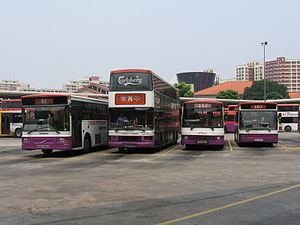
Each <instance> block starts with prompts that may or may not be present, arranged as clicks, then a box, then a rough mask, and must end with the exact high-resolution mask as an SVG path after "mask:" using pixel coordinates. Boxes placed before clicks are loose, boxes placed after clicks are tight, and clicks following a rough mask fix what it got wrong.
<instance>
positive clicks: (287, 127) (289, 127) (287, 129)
mask: <svg viewBox="0 0 300 225" xmlns="http://www.w3.org/2000/svg"><path fill="white" fill-rule="evenodd" d="M284 130H285V131H286V132H291V131H292V128H291V126H286V127H285V128H284Z"/></svg>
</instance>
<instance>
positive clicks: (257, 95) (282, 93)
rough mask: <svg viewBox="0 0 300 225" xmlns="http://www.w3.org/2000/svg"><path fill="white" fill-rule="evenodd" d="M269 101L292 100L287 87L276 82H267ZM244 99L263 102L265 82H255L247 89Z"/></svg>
mask: <svg viewBox="0 0 300 225" xmlns="http://www.w3.org/2000/svg"><path fill="white" fill-rule="evenodd" d="M266 85H267V99H283V98H290V97H289V94H288V92H287V87H286V86H285V85H283V84H278V83H277V82H275V81H270V80H266ZM243 98H244V99H251V100H263V99H264V81H263V80H260V81H255V82H253V84H252V86H251V87H247V88H245V91H244V95H243Z"/></svg>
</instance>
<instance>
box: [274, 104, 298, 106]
mask: <svg viewBox="0 0 300 225" xmlns="http://www.w3.org/2000/svg"><path fill="white" fill-rule="evenodd" d="M277 105H278V106H300V104H277Z"/></svg>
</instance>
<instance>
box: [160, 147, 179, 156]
mask: <svg viewBox="0 0 300 225" xmlns="http://www.w3.org/2000/svg"><path fill="white" fill-rule="evenodd" d="M180 146H181V145H177V146H175V147H173V148H171V149H170V150H168V151H166V152H164V153H162V154H160V157H163V156H165V155H167V154H169V153H170V152H173V151H174V150H176V149H178V148H179V147H180Z"/></svg>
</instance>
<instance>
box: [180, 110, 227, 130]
mask: <svg viewBox="0 0 300 225" xmlns="http://www.w3.org/2000/svg"><path fill="white" fill-rule="evenodd" d="M183 126H184V127H191V128H206V127H207V128H220V127H223V115H222V108H221V107H218V108H193V107H188V106H187V107H186V108H185V109H184V112H183Z"/></svg>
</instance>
